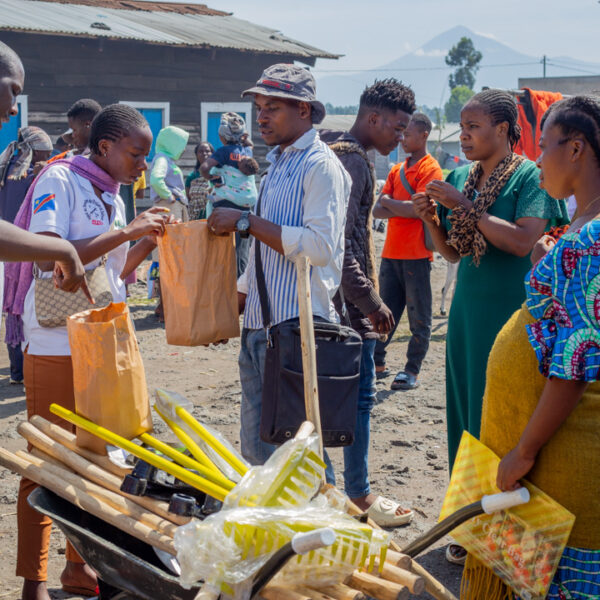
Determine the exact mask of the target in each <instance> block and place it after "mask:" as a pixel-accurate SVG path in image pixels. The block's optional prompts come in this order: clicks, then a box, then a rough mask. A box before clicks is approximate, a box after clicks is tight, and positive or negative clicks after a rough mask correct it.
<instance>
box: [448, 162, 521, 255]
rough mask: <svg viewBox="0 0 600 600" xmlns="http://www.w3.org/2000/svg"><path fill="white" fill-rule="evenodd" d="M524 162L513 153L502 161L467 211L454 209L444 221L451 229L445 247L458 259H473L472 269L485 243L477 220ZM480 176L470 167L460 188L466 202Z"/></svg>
mask: <svg viewBox="0 0 600 600" xmlns="http://www.w3.org/2000/svg"><path fill="white" fill-rule="evenodd" d="M524 162H525V158H523V157H522V156H519V155H518V154H514V153H511V154H509V155H508V156H507V157H506V158H503V159H502V160H501V161H500V162H499V163H498V166H497V167H496V168H495V169H494V170H493V171H492V173H491V175H490V176H489V177H488V179H487V181H486V182H485V183H484V184H483V187H482V188H481V192H479V194H478V195H477V198H475V199H474V200H473V206H472V207H471V208H470V209H468V210H467V209H465V208H463V207H462V206H457V207H456V208H453V209H452V213H451V214H450V216H449V217H448V219H449V221H450V223H451V224H452V229H450V231H449V232H448V241H447V242H446V243H447V244H448V245H449V246H452V247H453V248H454V249H455V250H456V251H457V252H458V254H459V255H460V256H461V257H462V256H473V264H474V265H475V266H479V261H480V260H481V257H482V256H483V255H484V254H485V252H486V250H487V242H486V241H485V238H484V237H483V234H482V233H481V231H479V227H478V225H477V224H478V223H479V219H481V217H482V215H483V214H484V213H485V212H487V211H488V209H489V208H490V206H492V204H494V202H495V201H496V198H498V196H499V195H500V192H501V191H502V188H503V187H504V186H505V185H506V184H507V183H508V180H509V179H510V178H511V177H512V176H513V174H514V173H515V171H516V170H517V169H518V168H519V167H520V166H521V165H522V164H523V163H524ZM482 173H483V168H482V166H481V163H479V162H475V163H473V166H472V167H471V170H470V171H469V176H468V177H467V181H466V182H465V186H464V188H463V194H464V195H465V196H466V197H467V198H468V199H469V200H471V199H472V198H473V194H474V192H475V190H476V189H477V183H478V182H479V179H480V178H481V175H482Z"/></svg>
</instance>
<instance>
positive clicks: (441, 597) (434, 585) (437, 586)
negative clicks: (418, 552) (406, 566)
mask: <svg viewBox="0 0 600 600" xmlns="http://www.w3.org/2000/svg"><path fill="white" fill-rule="evenodd" d="M410 569H411V571H412V572H413V573H415V574H417V575H418V576H419V577H422V578H423V580H424V581H425V591H426V592H427V593H428V594H430V595H431V596H433V597H434V598H435V599H436V600H457V598H456V596H455V595H454V594H453V593H452V592H450V590H448V589H447V588H446V586H444V585H442V584H441V583H440V582H439V581H438V580H437V579H436V578H435V577H434V576H433V575H432V574H431V573H429V572H428V571H427V570H426V569H424V568H423V567H422V566H421V565H420V564H419V563H418V562H417V561H416V560H413V561H412V564H411V567H410Z"/></svg>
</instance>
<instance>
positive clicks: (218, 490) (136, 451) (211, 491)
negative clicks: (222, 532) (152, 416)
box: [50, 404, 228, 501]
mask: <svg viewBox="0 0 600 600" xmlns="http://www.w3.org/2000/svg"><path fill="white" fill-rule="evenodd" d="M50 412H51V413H53V414H55V415H57V416H59V417H60V418H61V419H64V420H65V421H68V422H69V423H73V425H77V427H81V429H84V430H85V431H88V432H89V433H92V434H93V435H95V436H97V437H99V438H101V439H103V440H104V441H106V442H109V443H110V444H113V445H115V446H118V447H119V448H122V449H123V450H127V452H130V453H131V454H133V455H134V456H137V457H138V458H141V459H142V460H145V461H146V462H147V463H149V464H151V465H152V466H154V467H157V468H158V469H162V470H163V471H166V472H167V473H169V474H170V475H173V477H177V479H180V480H181V481H183V482H184V483H187V484H189V485H191V486H192V487H195V488H196V489H198V490H200V491H201V492H204V493H205V494H208V495H209V496H212V497H213V498H216V499H217V500H221V501H223V500H224V499H225V496H227V494H228V490H226V489H225V488H223V487H222V486H220V485H217V484H216V483H213V482H212V481H209V480H208V479H205V478H204V477H201V476H200V475H196V474H195V473H192V472H190V471H188V470H187V469H184V468H183V467H181V466H180V465H178V464H176V463H174V462H171V461H170V460H167V459H166V458H163V457H162V456H158V455H157V454H154V452H150V451H149V450H146V449H145V448H142V447H140V446H138V445H137V444H134V443H133V442H131V441H129V440H128V439H126V438H124V437H122V436H120V435H117V434H116V433H113V432H112V431H109V430H108V429H106V428H104V427H101V426H100V425H96V423H93V422H92V421H89V420H88V419H85V418H84V417H81V416H79V415H77V414H75V413H74V412H73V411H71V410H68V409H66V408H64V407H62V406H60V405H58V404H51V405H50Z"/></svg>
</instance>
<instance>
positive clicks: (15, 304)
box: [4, 156, 119, 345]
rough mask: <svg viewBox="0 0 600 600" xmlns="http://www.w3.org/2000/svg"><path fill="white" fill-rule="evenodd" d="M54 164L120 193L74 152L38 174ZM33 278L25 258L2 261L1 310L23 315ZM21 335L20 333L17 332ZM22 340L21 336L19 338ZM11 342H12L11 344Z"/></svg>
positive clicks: (25, 223)
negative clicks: (2, 302) (24, 260)
mask: <svg viewBox="0 0 600 600" xmlns="http://www.w3.org/2000/svg"><path fill="white" fill-rule="evenodd" d="M56 165H63V166H65V167H67V168H68V169H69V170H70V171H73V172H74V173H77V174H78V175H81V176H82V177H85V178H86V179H87V180H88V181H89V182H90V183H92V184H93V185H95V186H96V187H97V188H99V189H101V190H102V191H103V192H108V193H110V194H113V195H116V194H118V193H119V183H118V182H117V181H115V180H114V179H113V178H112V177H111V176H110V175H109V174H108V173H107V172H106V171H104V170H103V169H101V168H100V167H99V166H98V165H97V164H95V163H94V162H92V161H91V160H90V159H89V158H85V157H83V156H74V157H72V158H65V159H62V160H57V161H54V162H53V163H50V164H49V165H46V166H45V167H44V168H43V169H42V170H41V171H40V173H39V175H38V178H39V177H40V176H41V175H42V174H43V173H45V172H46V171H47V170H48V169H51V168H53V167H55V166H56ZM34 190H35V181H34V182H33V183H32V184H31V185H30V186H29V190H28V191H27V195H26V196H25V200H23V204H22V205H21V208H20V210H19V212H18V213H17V216H16V218H15V225H16V226H17V227H20V228H21V229H29V225H30V223H31V213H32V211H31V204H32V201H33V193H34ZM32 280H33V264H32V263H30V262H29V263H28V262H21V263H18V262H14V263H7V264H6V265H5V273H4V311H5V312H6V313H9V314H13V315H22V314H23V307H24V304H25V296H26V295H27V291H28V290H29V287H30V286H31V281H32ZM19 335H21V336H22V333H19ZM19 341H21V340H19ZM13 345H14V344H13Z"/></svg>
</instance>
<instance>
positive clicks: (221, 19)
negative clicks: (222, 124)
mask: <svg viewBox="0 0 600 600" xmlns="http://www.w3.org/2000/svg"><path fill="white" fill-rule="evenodd" d="M1 4H2V10H1V11H0V30H2V29H10V30H22V31H36V32H40V33H58V34H66V35H76V36H86V37H104V38H111V39H130V40H138V41H142V42H149V43H155V44H168V45H176V46H197V47H211V48H233V49H237V50H250V51H254V52H268V53H273V54H291V55H293V56H297V57H298V58H299V59H302V58H310V59H313V58H339V56H340V55H338V54H332V53H329V52H326V51H324V50H320V49H319V48H315V47H313V46H309V45H308V44H304V43H302V42H299V41H297V40H293V39H291V38H288V37H286V36H284V35H282V34H281V33H279V32H277V31H276V30H274V29H270V28H269V27H264V26H262V25H255V24H254V23H250V22H248V21H243V20H241V19H236V18H235V17H232V16H212V15H191V14H185V15H182V14H177V13H168V12H150V11H139V10H123V9H111V8H104V7H95V6H84V5H77V4H57V3H55V2H42V1H41V0H2V3H1Z"/></svg>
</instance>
